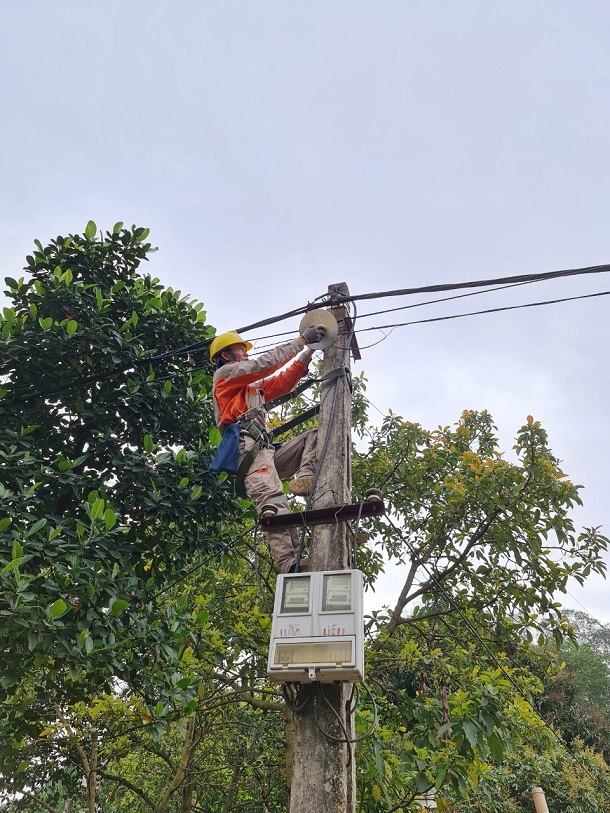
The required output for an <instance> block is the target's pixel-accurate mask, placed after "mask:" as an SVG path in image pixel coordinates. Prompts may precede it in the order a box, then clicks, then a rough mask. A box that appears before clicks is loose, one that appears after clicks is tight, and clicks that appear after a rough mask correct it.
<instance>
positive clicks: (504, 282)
mask: <svg viewBox="0 0 610 813" xmlns="http://www.w3.org/2000/svg"><path fill="white" fill-rule="evenodd" d="M607 271H610V265H595V266H588V267H586V268H572V269H566V270H562V271H550V272H545V273H540V274H522V275H519V276H511V277H498V278H495V279H487V280H471V281H468V282H457V283H446V284H437V285H424V286H419V287H416V288H401V289H397V290H393V291H376V292H371V293H367V294H354V295H350V296H343V297H342V296H337V297H331V296H328V295H326V294H325V295H324V296H322V297H319V298H318V299H317V300H316V301H315V302H309V303H308V304H307V305H305V306H303V307H300V308H293V309H292V310H290V311H285V312H284V313H281V314H279V315H277V316H272V317H269V318H267V319H262V320H260V321H258V322H253V323H252V324H249V325H244V326H243V327H240V328H237V331H238V332H239V333H249V332H250V331H252V330H257V329H259V328H261V327H266V326H267V325H271V324H275V323H277V322H282V321H284V320H286V319H290V318H293V317H294V316H300V315H302V314H305V313H308V312H309V311H311V310H317V309H321V308H326V307H328V306H329V305H332V304H343V303H347V302H356V301H359V300H367V299H382V298H384V297H395V296H413V295H416V294H422V293H433V292H445V291H455V290H462V289H465V288H493V287H494V286H496V287H498V286H499V287H503V286H513V285H520V284H525V283H530V282H542V281H548V280H551V279H559V278H563V277H570V276H581V275H586V274H600V273H604V272H607ZM482 293H485V292H482ZM604 295H605V292H604V293H601V294H591V295H590V296H604ZM449 298H453V297H449ZM579 298H586V297H567V298H565V299H558V300H549V301H548V302H546V303H532V304H530V305H521V306H512V307H508V308H498V309H491V310H488V311H479V312H477V313H493V312H494V310H496V311H500V310H512V309H513V308H516V307H534V305H537V304H552V303H554V302H562V301H569V300H570V299H579ZM438 301H441V300H438ZM419 304H420V305H424V304H429V303H419ZM407 307H412V306H407ZM415 307H417V304H416V305H415ZM392 310H395V309H392ZM382 312H383V311H380V312H378V313H382ZM367 315H372V314H362V316H361V317H360V318H363V317H365V316H367ZM470 315H474V313H472V314H459V315H457V316H453V317H437V318H433V319H426V320H420V322H427V321H430V322H432V321H442V320H444V319H450V318H460V317H462V316H470ZM418 323H419V322H408V323H402V324H398V325H388V326H385V325H382V326H380V327H378V328H361V329H360V330H359V331H358V332H361V331H363V330H373V329H386V328H393V327H403V326H405V325H407V324H418ZM279 335H281V334H279ZM265 338H266V337H265ZM212 341H213V337H210V338H206V339H202V340H201V341H198V342H193V343H192V344H188V345H184V346H182V347H177V348H174V349H172V350H166V351H164V352H162V353H157V354H154V355H151V356H144V357H142V358H138V359H134V360H133V361H130V362H126V363H125V364H122V365H117V366H116V367H114V368H113V369H112V370H105V371H103V372H99V373H95V374H92V375H89V376H81V377H79V378H75V379H72V380H71V381H68V382H64V383H62V384H58V385H57V386H54V387H49V388H45V389H43V390H37V391H35V392H30V393H26V394H25V395H23V396H20V397H17V398H14V399H12V401H11V403H12V404H14V405H19V404H22V403H27V402H28V401H31V400H34V399H36V398H46V397H49V396H51V395H57V394H58V393H60V392H64V391H65V390H68V389H70V388H72V387H76V386H87V385H88V384H93V383H96V382H98V381H103V380H105V379H108V378H112V377H113V376H116V375H120V374H123V373H127V372H130V371H131V370H133V369H134V368H135V367H140V366H144V365H149V364H155V363H157V362H159V361H163V360H165V359H168V358H171V357H175V356H182V355H186V354H188V353H192V352H195V351H198V350H202V349H204V348H206V347H209V345H210V344H211V342H212Z"/></svg>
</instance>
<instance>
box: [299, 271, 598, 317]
mask: <svg viewBox="0 0 610 813" xmlns="http://www.w3.org/2000/svg"><path fill="white" fill-rule="evenodd" d="M608 271H610V265H590V266H587V267H586V268H568V269H565V270H563V271H547V272H545V273H541V274H520V275H519V276H512V277H497V278H496V279H479V280H472V281H470V282H452V283H447V284H443V285H423V286H420V287H418V288H398V289H397V290H395V291H375V292H373V293H370V294H355V295H351V296H345V297H338V299H337V302H338V303H343V302H357V301H359V300H363V299H382V298H383V297H389V296H412V295H413V294H429V293H440V292H442V291H459V290H460V289H462V288H485V287H488V286H492V285H512V284H517V283H520V282H541V281H543V280H551V279H560V278H562V277H576V276H582V275H584V274H603V273H605V272H608ZM328 301H329V300H327V301H326V302H324V303H322V304H321V305H317V304H316V306H315V307H326V305H327V304H328Z"/></svg>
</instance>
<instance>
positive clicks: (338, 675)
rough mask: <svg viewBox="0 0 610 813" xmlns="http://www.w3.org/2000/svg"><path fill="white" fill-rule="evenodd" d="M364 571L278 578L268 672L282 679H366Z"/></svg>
mask: <svg viewBox="0 0 610 813" xmlns="http://www.w3.org/2000/svg"><path fill="white" fill-rule="evenodd" d="M363 591H364V587H363V579H362V573H361V571H360V570H332V571H319V572H313V573H281V574H280V575H279V576H278V577H277V585H276V591H275V606H274V610H273V624H272V627H271V645H270V648H269V662H268V665H267V675H268V676H269V678H270V679H271V680H275V681H278V682H279V683H288V682H291V683H292V682H294V683H312V682H313V681H320V682H321V683H332V682H334V681H335V680H345V681H352V682H361V681H362V680H364V616H363V609H362V604H363Z"/></svg>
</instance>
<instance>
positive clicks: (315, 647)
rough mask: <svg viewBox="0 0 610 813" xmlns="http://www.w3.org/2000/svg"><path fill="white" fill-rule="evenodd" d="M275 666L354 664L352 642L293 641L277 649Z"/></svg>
mask: <svg viewBox="0 0 610 813" xmlns="http://www.w3.org/2000/svg"><path fill="white" fill-rule="evenodd" d="M273 662H274V665H276V666H289V665H290V666H293V665H298V666H309V665H310V664H336V665H340V664H344V663H346V664H351V663H353V662H354V656H353V647H352V641H349V640H348V641H345V640H343V641H313V642H307V641H291V642H290V643H288V642H282V643H281V644H280V643H278V644H277V645H276V647H275V657H274V661H273Z"/></svg>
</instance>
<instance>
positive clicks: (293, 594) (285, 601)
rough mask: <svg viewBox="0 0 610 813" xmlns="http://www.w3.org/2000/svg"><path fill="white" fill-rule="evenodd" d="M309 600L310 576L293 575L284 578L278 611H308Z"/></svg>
mask: <svg viewBox="0 0 610 813" xmlns="http://www.w3.org/2000/svg"><path fill="white" fill-rule="evenodd" d="M310 601H311V577H310V576H295V577H294V578H292V579H284V587H283V591H282V603H281V605H280V613H282V614H289V615H291V614H294V613H308V612H309V606H310Z"/></svg>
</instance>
